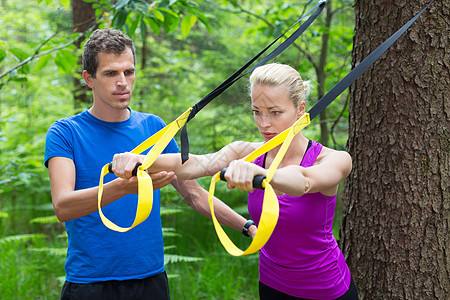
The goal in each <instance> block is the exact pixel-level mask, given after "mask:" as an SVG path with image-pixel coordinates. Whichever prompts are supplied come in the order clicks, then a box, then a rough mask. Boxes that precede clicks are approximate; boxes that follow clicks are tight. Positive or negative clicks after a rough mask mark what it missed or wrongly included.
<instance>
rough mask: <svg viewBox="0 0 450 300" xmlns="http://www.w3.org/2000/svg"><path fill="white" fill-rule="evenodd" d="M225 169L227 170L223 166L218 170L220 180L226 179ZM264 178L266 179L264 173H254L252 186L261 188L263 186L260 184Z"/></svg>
mask: <svg viewBox="0 0 450 300" xmlns="http://www.w3.org/2000/svg"><path fill="white" fill-rule="evenodd" d="M226 171H227V168H223V169H222V170H221V171H220V180H223V181H227V180H226V179H225V172H226ZM264 179H266V176H264V175H256V176H255V177H253V183H252V185H253V188H255V189H260V190H263V189H264V188H263V186H262V183H263V180H264Z"/></svg>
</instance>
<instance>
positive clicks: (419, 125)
mask: <svg viewBox="0 0 450 300" xmlns="http://www.w3.org/2000/svg"><path fill="white" fill-rule="evenodd" d="M428 2H429V0H419V1H408V0H399V1H391V0H377V1H356V3H355V15H356V23H355V38H354V48H353V66H355V65H357V64H358V63H360V62H361V61H362V60H363V59H364V58H365V57H366V56H367V55H368V54H369V53H370V52H371V51H373V50H374V49H375V48H376V47H377V46H379V45H380V44H381V43H382V42H383V41H384V40H386V39H387V38H388V37H389V36H390V35H391V34H393V33H394V32H395V31H397V30H398V29H399V28H400V27H401V26H402V25H404V24H405V23H406V22H407V21H408V20H409V19H411V18H412V17H413V16H414V15H415V14H416V13H418V12H419V11H420V10H421V9H422V8H424V7H425V6H426V4H428ZM449 11H450V2H449V1H436V2H435V3H433V4H432V6H431V7H430V8H429V9H428V10H427V11H425V12H424V13H423V14H422V16H421V17H420V18H419V19H418V20H417V21H416V22H415V23H414V24H413V25H412V26H411V27H410V29H409V30H408V31H407V32H406V33H405V34H404V35H403V36H402V37H400V39H399V40H398V41H397V42H396V43H395V44H394V45H393V46H392V47H391V48H390V49H389V50H388V51H387V52H386V53H385V54H384V55H383V56H382V57H381V58H380V59H379V60H378V61H377V62H376V63H375V64H374V66H373V67H372V68H371V69H370V70H368V71H367V72H366V73H365V74H363V76H361V77H360V78H359V79H358V80H357V81H356V82H355V83H354V84H353V85H352V87H351V89H350V95H351V100H350V106H349V123H350V124H349V141H348V149H349V152H350V154H351V155H352V157H353V170H352V173H351V175H350V177H349V180H348V181H347V183H346V186H345V193H344V208H343V220H342V228H341V232H340V234H341V240H340V243H341V245H340V246H341V249H342V250H343V252H344V255H345V256H346V258H347V263H348V265H349V267H350V270H351V272H352V276H353V278H354V280H355V282H356V284H357V288H358V292H359V295H360V299H448V295H450V229H449V228H450V195H449V194H450V192H449V187H450V186H449V182H450V181H449V174H450V165H449V157H450V134H449V128H450V101H449V97H450V91H449V86H450V75H449V69H450V43H449V32H450V24H449V20H450V15H449Z"/></svg>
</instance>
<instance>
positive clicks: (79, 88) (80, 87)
mask: <svg viewBox="0 0 450 300" xmlns="http://www.w3.org/2000/svg"><path fill="white" fill-rule="evenodd" d="M71 2H72V18H73V31H74V32H85V31H86V30H88V29H89V27H91V26H92V24H94V23H95V21H96V17H95V10H94V9H93V8H92V3H86V2H84V1H83V0H72V1H71ZM82 42H83V39H79V40H78V42H77V43H76V44H75V45H76V46H77V49H79V48H80V45H81V43H82ZM78 65H79V66H81V65H82V62H81V56H80V57H79V58H78ZM81 71H82V70H81V68H80V70H79V72H78V76H74V78H73V84H74V107H75V110H76V111H78V110H80V109H81V108H82V104H83V103H90V102H92V99H91V98H90V97H89V96H88V94H87V92H88V91H89V90H90V89H89V87H87V86H86V85H85V84H83V83H82V82H83V78H82V77H81V75H80V74H81Z"/></svg>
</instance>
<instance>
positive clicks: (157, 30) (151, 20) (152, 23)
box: [141, 17, 161, 35]
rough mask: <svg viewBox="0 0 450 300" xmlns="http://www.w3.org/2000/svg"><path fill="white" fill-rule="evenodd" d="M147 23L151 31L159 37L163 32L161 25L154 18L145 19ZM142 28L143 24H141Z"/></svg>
mask: <svg viewBox="0 0 450 300" xmlns="http://www.w3.org/2000/svg"><path fill="white" fill-rule="evenodd" d="M144 20H145V23H147V24H148V25H149V26H150V29H151V30H152V32H153V33H154V34H155V35H158V34H159V33H160V32H161V23H160V22H158V21H157V20H155V19H154V18H152V17H150V18H145V19H144ZM141 28H142V24H141Z"/></svg>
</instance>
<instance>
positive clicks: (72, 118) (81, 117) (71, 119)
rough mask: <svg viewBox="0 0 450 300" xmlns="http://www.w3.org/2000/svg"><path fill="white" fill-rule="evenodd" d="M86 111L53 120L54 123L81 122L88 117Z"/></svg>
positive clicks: (68, 123)
mask: <svg viewBox="0 0 450 300" xmlns="http://www.w3.org/2000/svg"><path fill="white" fill-rule="evenodd" d="M86 117H87V115H86V111H84V112H81V113H78V114H76V115H73V116H68V117H64V118H61V119H58V120H56V121H55V122H53V125H56V126H57V125H71V124H76V123H78V122H80V121H81V120H84V119H86Z"/></svg>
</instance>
